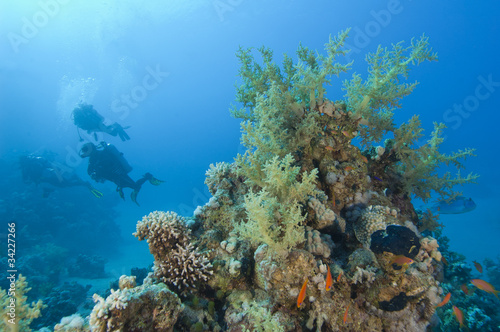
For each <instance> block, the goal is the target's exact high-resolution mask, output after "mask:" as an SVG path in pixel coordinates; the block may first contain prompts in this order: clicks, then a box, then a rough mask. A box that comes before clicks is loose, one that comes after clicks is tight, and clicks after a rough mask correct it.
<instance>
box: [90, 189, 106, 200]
mask: <svg viewBox="0 0 500 332" xmlns="http://www.w3.org/2000/svg"><path fill="white" fill-rule="evenodd" d="M89 190H90V192H91V193H92V195H94V196H95V197H96V198H101V197H102V196H103V194H102V192H100V191H99V190H97V189H95V188H89Z"/></svg>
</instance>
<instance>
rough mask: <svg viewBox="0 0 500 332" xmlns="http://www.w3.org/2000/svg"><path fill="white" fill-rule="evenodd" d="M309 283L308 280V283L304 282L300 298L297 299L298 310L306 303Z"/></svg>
mask: <svg viewBox="0 0 500 332" xmlns="http://www.w3.org/2000/svg"><path fill="white" fill-rule="evenodd" d="M307 282H308V279H307V278H306V281H304V284H303V285H302V288H301V289H300V293H299V297H297V308H300V307H301V306H302V303H304V299H305V298H306V288H307Z"/></svg>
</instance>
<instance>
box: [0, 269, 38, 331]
mask: <svg viewBox="0 0 500 332" xmlns="http://www.w3.org/2000/svg"><path fill="white" fill-rule="evenodd" d="M30 289H31V288H29V287H28V282H27V281H26V277H24V276H23V275H21V274H20V275H19V276H18V278H17V280H16V281H15V282H14V281H11V286H10V288H9V289H8V291H5V290H3V289H1V288H0V308H1V311H0V317H1V318H0V330H2V331H13V332H14V331H23V332H24V331H26V332H29V331H31V328H30V324H31V322H32V321H33V320H34V319H35V318H38V317H39V316H40V311H41V310H42V309H43V308H45V307H46V306H45V305H44V304H43V302H42V301H41V300H38V301H37V302H32V303H31V304H29V303H28V302H27V300H28V297H27V296H26V295H25V294H26V293H27V292H29V291H30Z"/></svg>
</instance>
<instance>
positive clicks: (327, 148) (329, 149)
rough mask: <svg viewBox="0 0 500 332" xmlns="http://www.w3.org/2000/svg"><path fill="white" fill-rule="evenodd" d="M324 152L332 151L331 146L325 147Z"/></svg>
mask: <svg viewBox="0 0 500 332" xmlns="http://www.w3.org/2000/svg"><path fill="white" fill-rule="evenodd" d="M325 150H328V151H333V148H332V147H331V146H325Z"/></svg>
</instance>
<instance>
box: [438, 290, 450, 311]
mask: <svg viewBox="0 0 500 332" xmlns="http://www.w3.org/2000/svg"><path fill="white" fill-rule="evenodd" d="M450 298H451V293H448V294H446V296H445V297H444V299H443V301H441V303H439V304H438V305H436V308H439V307H442V306H444V305H446V304H447V303H448V302H449V301H450Z"/></svg>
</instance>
